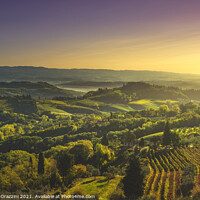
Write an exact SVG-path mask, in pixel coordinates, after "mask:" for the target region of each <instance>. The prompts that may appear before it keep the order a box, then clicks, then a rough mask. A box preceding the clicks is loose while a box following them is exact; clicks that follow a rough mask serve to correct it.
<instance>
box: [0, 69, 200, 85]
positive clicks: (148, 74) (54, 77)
mask: <svg viewBox="0 0 200 200" xmlns="http://www.w3.org/2000/svg"><path fill="white" fill-rule="evenodd" d="M191 79H200V75H192V74H178V73H171V72H159V71H136V70H106V69H56V68H54V69H51V68H44V67H30V66H17V67H6V66H4V67H3V66H2V67H0V80H1V81H47V82H54V83H61V82H66V81H97V82H109V81H110V82H115V81H122V82H130V81H155V80H156V81H158V80H160V81H161V80H166V81H171V80H191Z"/></svg>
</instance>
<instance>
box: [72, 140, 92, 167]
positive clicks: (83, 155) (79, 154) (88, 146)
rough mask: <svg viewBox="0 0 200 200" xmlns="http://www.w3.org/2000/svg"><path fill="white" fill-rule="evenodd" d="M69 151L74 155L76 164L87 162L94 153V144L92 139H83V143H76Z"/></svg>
mask: <svg viewBox="0 0 200 200" xmlns="http://www.w3.org/2000/svg"><path fill="white" fill-rule="evenodd" d="M69 152H70V153H71V154H73V155H74V159H75V163H76V164H85V163H86V162H87V160H88V159H89V158H90V157H91V156H92V155H93V153H94V152H93V144H92V142H91V141H88V140H82V143H78V144H76V145H75V146H74V147H72V148H71V149H70V151H69Z"/></svg>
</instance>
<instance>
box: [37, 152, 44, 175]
mask: <svg viewBox="0 0 200 200" xmlns="http://www.w3.org/2000/svg"><path fill="white" fill-rule="evenodd" d="M38 174H44V155H43V153H40V154H39V160H38Z"/></svg>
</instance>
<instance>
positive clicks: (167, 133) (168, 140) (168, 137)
mask: <svg viewBox="0 0 200 200" xmlns="http://www.w3.org/2000/svg"><path fill="white" fill-rule="evenodd" d="M162 139H163V141H162V142H163V145H164V146H167V145H170V144H171V133H170V126H169V121H167V122H166V124H165V128H164V132H163V138H162Z"/></svg>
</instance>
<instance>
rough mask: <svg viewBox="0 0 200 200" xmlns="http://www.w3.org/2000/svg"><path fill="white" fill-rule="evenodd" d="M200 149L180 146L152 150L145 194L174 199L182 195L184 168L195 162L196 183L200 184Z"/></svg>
mask: <svg viewBox="0 0 200 200" xmlns="http://www.w3.org/2000/svg"><path fill="white" fill-rule="evenodd" d="M199 150H200V149H199V148H178V149H170V150H162V151H155V150H151V151H150V152H149V154H148V163H149V164H148V165H149V168H150V173H149V175H148V178H147V181H146V185H145V190H144V196H149V195H153V196H155V197H156V199H157V200H172V199H178V198H179V197H181V195H182V192H181V188H180V185H181V178H182V174H183V170H184V168H185V167H186V166H187V165H188V164H193V165H194V166H195V168H196V173H195V177H194V182H195V185H199V184H200V174H199V168H200V151H199Z"/></svg>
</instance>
